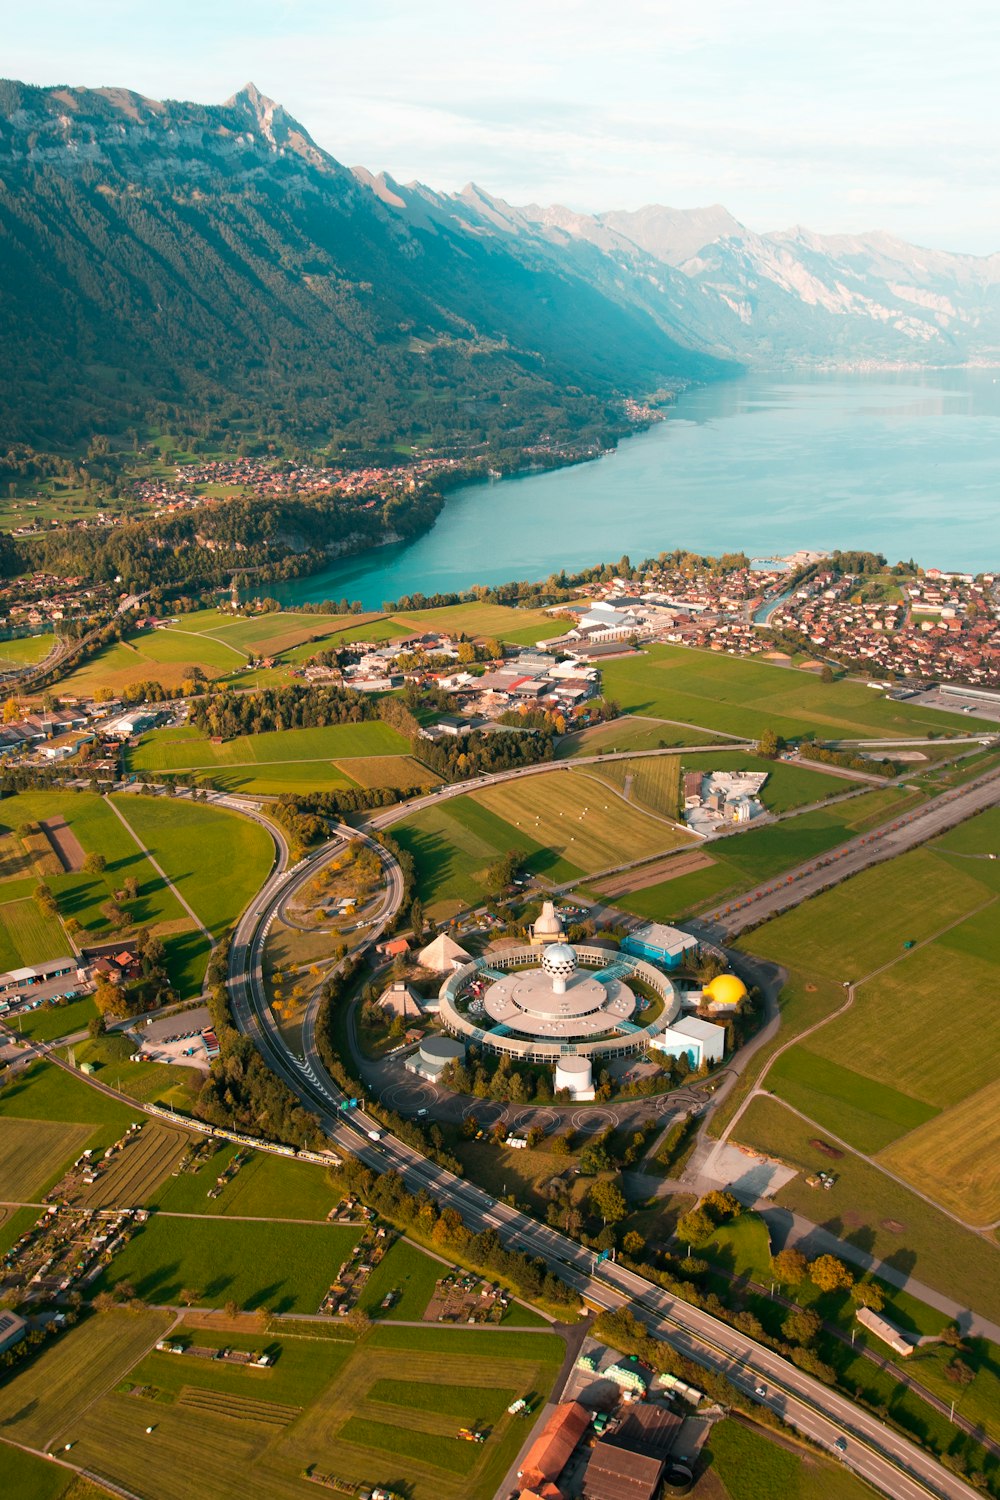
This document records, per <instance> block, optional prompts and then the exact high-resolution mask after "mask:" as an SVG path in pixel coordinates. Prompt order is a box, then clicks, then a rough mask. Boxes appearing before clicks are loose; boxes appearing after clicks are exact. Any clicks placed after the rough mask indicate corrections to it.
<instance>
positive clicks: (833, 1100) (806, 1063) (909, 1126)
mask: <svg viewBox="0 0 1000 1500" xmlns="http://www.w3.org/2000/svg"><path fill="white" fill-rule="evenodd" d="M835 1025H836V1023H835V1022H834V1023H831V1029H833V1026H835ZM820 1035H822V1033H820ZM767 1082H768V1088H769V1089H770V1090H771V1092H772V1093H775V1094H778V1095H779V1096H780V1097H781V1098H782V1099H787V1101H788V1103H789V1104H791V1105H792V1106H793V1108H795V1109H800V1110H801V1111H802V1113H803V1114H806V1115H808V1116H809V1118H810V1119H811V1120H815V1121H816V1123H817V1125H820V1126H822V1127H823V1129H825V1130H830V1131H833V1133H834V1134H835V1135H839V1136H840V1137H842V1139H844V1140H847V1141H849V1142H850V1143H851V1145H852V1146H856V1147H857V1148H858V1150H859V1151H864V1152H866V1153H868V1154H873V1153H874V1152H877V1151H881V1150H882V1148H883V1147H884V1146H888V1145H889V1143H890V1142H891V1141H894V1140H896V1139H897V1138H898V1137H899V1136H901V1135H905V1134H906V1133H907V1131H910V1130H915V1129H916V1128H917V1127H918V1126H919V1125H923V1124H925V1123H926V1122H927V1121H928V1120H933V1119H934V1117H935V1115H937V1113H938V1111H937V1110H936V1109H935V1108H934V1107H933V1105H930V1104H925V1103H924V1102H923V1101H922V1100H920V1099H913V1098H911V1097H910V1096H909V1095H908V1094H903V1093H900V1092H899V1091H898V1090H896V1089H893V1088H889V1087H888V1086H887V1085H886V1084H884V1083H878V1082H875V1081H874V1080H873V1079H872V1078H869V1077H866V1076H865V1074H863V1073H858V1072H856V1071H855V1070H854V1069H852V1068H846V1067H844V1066H843V1065H842V1064H841V1063H839V1062H836V1061H833V1060H831V1059H830V1058H828V1057H821V1056H820V1055H819V1054H818V1053H816V1052H814V1051H812V1050H811V1049H810V1047H809V1044H808V1043H807V1042H803V1043H801V1044H800V1045H799V1046H797V1047H793V1048H792V1049H791V1050H790V1051H788V1052H785V1053H783V1054H782V1055H781V1057H779V1058H778V1060H777V1062H776V1063H775V1064H774V1066H773V1067H772V1068H771V1070H770V1072H769V1073H768V1075H767Z"/></svg>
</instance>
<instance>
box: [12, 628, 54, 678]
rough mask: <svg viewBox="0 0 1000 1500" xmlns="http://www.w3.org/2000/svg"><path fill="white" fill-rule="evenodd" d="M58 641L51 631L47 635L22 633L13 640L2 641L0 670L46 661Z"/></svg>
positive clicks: (30, 665)
mask: <svg viewBox="0 0 1000 1500" xmlns="http://www.w3.org/2000/svg"><path fill="white" fill-rule="evenodd" d="M55 643H56V638H55V636H54V635H53V633H52V632H51V631H48V632H47V633H46V634H45V635H21V636H16V637H15V638H14V639H13V640H11V641H0V672H6V671H7V669H8V667H33V666H34V665H35V663H36V662H40V661H44V660H45V658H46V657H47V656H48V654H49V652H50V651H51V650H52V648H53V646H54V645H55Z"/></svg>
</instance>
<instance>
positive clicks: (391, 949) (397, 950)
mask: <svg viewBox="0 0 1000 1500" xmlns="http://www.w3.org/2000/svg"><path fill="white" fill-rule="evenodd" d="M409 951H410V945H409V943H408V942H407V940H406V938H404V937H397V938H387V939H386V941H385V942H384V943H379V944H378V946H377V947H376V949H375V952H376V953H378V954H380V955H381V957H382V958H403V957H405V955H406V954H407V953H409Z"/></svg>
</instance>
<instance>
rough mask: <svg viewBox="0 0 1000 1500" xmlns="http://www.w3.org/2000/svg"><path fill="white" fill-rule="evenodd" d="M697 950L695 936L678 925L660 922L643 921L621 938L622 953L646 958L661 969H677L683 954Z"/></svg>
mask: <svg viewBox="0 0 1000 1500" xmlns="http://www.w3.org/2000/svg"><path fill="white" fill-rule="evenodd" d="M697 951H698V939H697V938H695V937H692V936H691V934H690V933H689V932H681V930H680V928H679V927H665V926H664V925H663V923H662V922H643V924H642V925H641V926H640V927H635V928H633V929H632V931H631V932H630V933H629V934H628V935H627V936H626V937H624V938H623V939H622V952H623V953H631V954H633V955H634V956H635V957H636V958H646V959H648V960H649V962H650V963H654V964H659V966H660V968H661V969H679V968H680V966H681V963H682V962H683V960H684V956H685V954H688V953H691V954H694V953H697Z"/></svg>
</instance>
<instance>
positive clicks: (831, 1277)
mask: <svg viewBox="0 0 1000 1500" xmlns="http://www.w3.org/2000/svg"><path fill="white" fill-rule="evenodd" d="M809 1279H810V1281H811V1282H812V1283H813V1285H814V1286H818V1287H819V1289H820V1291H821V1292H849V1291H850V1290H851V1287H852V1286H853V1285H854V1277H853V1276H852V1274H851V1272H850V1271H849V1270H848V1269H847V1267H846V1266H845V1265H844V1263H843V1261H840V1260H838V1259H837V1257H836V1256H835V1255H820V1256H818V1257H817V1259H816V1260H814V1261H813V1262H812V1264H811V1265H810V1267H809Z"/></svg>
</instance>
